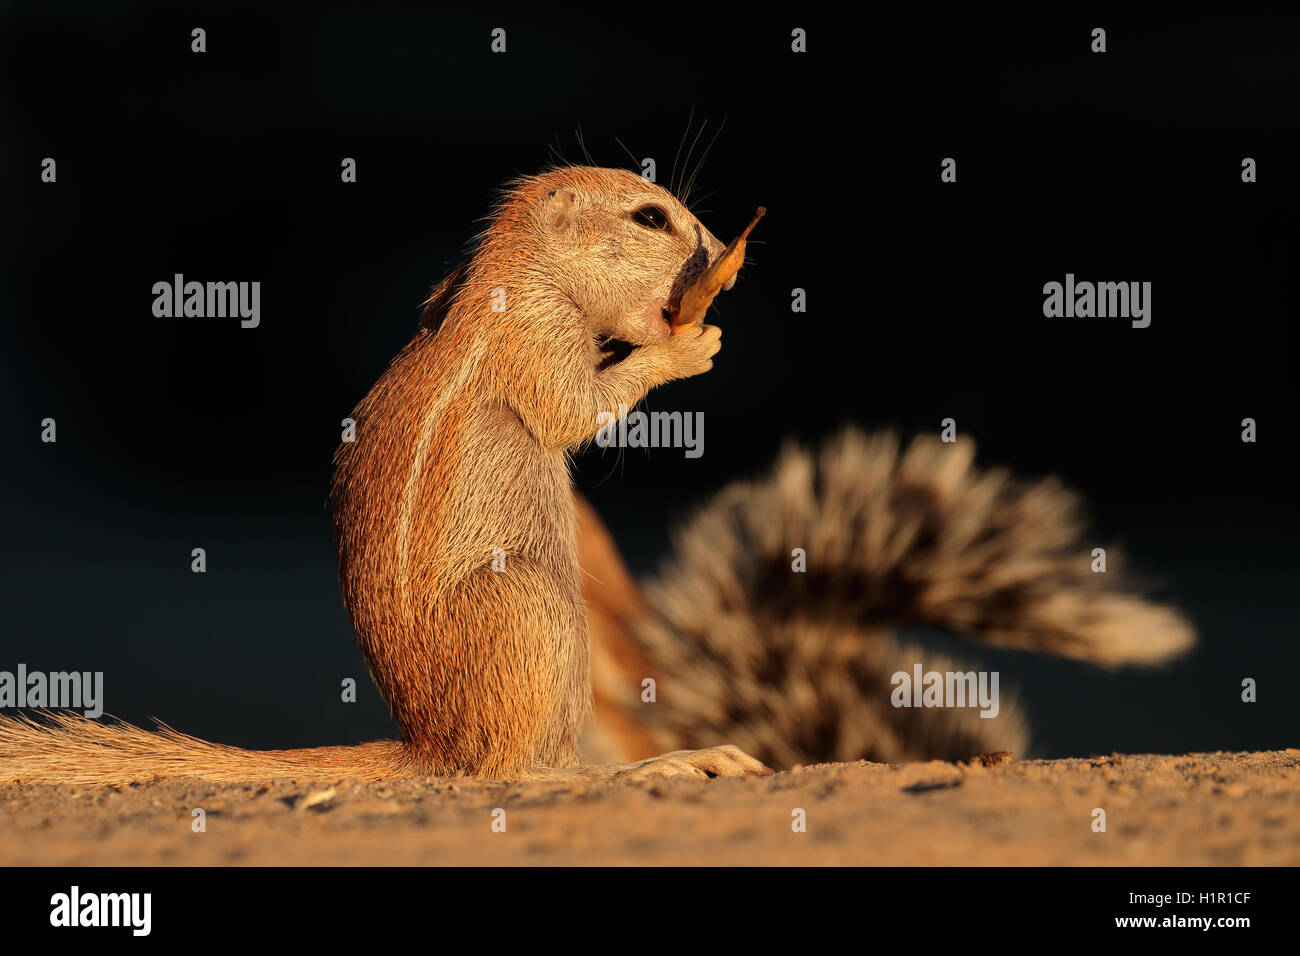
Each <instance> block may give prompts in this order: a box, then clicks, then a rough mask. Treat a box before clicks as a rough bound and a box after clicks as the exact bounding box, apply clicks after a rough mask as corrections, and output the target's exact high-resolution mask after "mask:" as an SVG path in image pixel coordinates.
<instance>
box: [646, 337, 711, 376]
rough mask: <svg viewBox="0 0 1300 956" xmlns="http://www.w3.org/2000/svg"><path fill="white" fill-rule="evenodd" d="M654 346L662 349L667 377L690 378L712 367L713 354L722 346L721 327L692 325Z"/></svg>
mask: <svg viewBox="0 0 1300 956" xmlns="http://www.w3.org/2000/svg"><path fill="white" fill-rule="evenodd" d="M654 348H656V349H661V350H662V354H663V356H664V359H665V364H666V366H667V371H668V373H669V374H668V378H669V379H674V378H690V377H691V376H692V375H699V374H701V373H702V372H707V371H708V370H709V369H711V368H713V356H715V355H717V354H718V350H719V349H720V348H722V329H720V328H718V327H717V326H716V325H693V326H691V327H690V328H688V329H687V330H686V331H684V332H681V333H679V334H677V335H674V336H673V337H672V338H670V339H668V340H667V341H664V342H660V343H658V344H657V345H655V346H654Z"/></svg>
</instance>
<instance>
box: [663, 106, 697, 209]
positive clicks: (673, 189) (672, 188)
mask: <svg viewBox="0 0 1300 956" xmlns="http://www.w3.org/2000/svg"><path fill="white" fill-rule="evenodd" d="M693 122H695V104H694V103H692V104H691V113H690V115H689V116H687V117H686V129H685V130H684V131H683V132H682V138H681V140H680V141H679V142H678V143H677V152H676V153H675V154H674V155H673V171H672V173H671V174H670V175H669V177H668V191H669V192H670V193H672V194H673V195H674V196H676V195H677V185H676V184H677V160H678V159H680V158H681V155H682V147H683V146H684V145H685V144H686V137H687V136H690V135H691V123H693Z"/></svg>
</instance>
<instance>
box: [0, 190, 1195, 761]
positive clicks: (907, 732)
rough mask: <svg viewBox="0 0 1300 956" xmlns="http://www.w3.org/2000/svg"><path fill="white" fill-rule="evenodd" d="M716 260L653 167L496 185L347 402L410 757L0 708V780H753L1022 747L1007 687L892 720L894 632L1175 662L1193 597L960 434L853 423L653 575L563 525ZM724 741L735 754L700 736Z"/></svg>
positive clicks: (700, 336)
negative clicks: (403, 341) (260, 745)
mask: <svg viewBox="0 0 1300 956" xmlns="http://www.w3.org/2000/svg"><path fill="white" fill-rule="evenodd" d="M721 251H722V245H721V243H719V242H718V241H717V240H716V239H715V238H714V237H713V236H712V235H711V234H710V233H709V232H708V230H706V229H705V228H704V227H703V226H702V225H701V224H700V222H699V221H698V220H697V219H696V218H695V217H694V216H693V215H692V214H691V213H690V212H689V211H688V210H687V209H686V208H685V207H684V206H683V205H682V204H681V203H679V202H678V201H677V200H676V199H674V198H673V197H672V196H671V195H670V194H669V193H668V192H666V191H665V190H663V189H661V188H659V187H657V186H655V185H653V184H651V183H648V182H646V181H645V180H644V179H642V178H641V177H639V176H637V175H635V174H632V173H628V172H620V171H615V170H602V169H591V168H582V167H565V168H560V169H555V170H552V171H549V172H546V173H543V174H541V175H538V176H534V177H528V178H525V179H521V180H518V181H516V182H514V183H513V184H511V185H510V186H509V187H508V189H507V190H506V192H505V194H504V196H503V199H502V201H501V203H500V205H499V206H498V207H497V209H496V210H495V212H494V215H493V216H492V217H491V220H490V223H489V225H488V227H487V229H486V230H485V231H484V232H483V233H482V235H481V236H480V237H479V239H478V241H477V244H476V246H475V251H474V254H473V255H472V256H471V257H470V258H469V260H468V261H467V262H466V263H465V265H463V266H461V267H459V268H457V269H455V270H454V271H453V272H452V273H451V275H449V276H448V277H447V278H446V279H445V280H444V281H443V282H442V283H441V284H440V285H439V286H438V287H437V288H436V289H435V290H434V292H433V294H432V295H431V296H430V297H429V299H428V301H427V302H426V303H425V307H424V312H423V316H422V320H421V327H420V330H419V331H418V332H417V333H416V336H415V338H414V340H413V341H412V342H411V343H410V344H409V345H408V346H407V347H406V348H405V349H404V350H403V351H402V352H401V354H400V355H398V357H397V358H396V359H395V360H394V361H393V363H392V365H391V367H390V368H389V369H388V371H386V372H385V373H384V375H383V376H382V377H381V378H380V380H379V381H378V383H377V384H376V385H375V386H374V388H373V389H371V391H370V393H369V394H368V395H367V396H366V397H365V399H363V401H362V402H361V404H360V405H359V406H358V408H357V410H356V412H355V413H354V416H353V417H354V418H355V420H356V424H357V429H356V441H355V442H348V443H344V444H343V445H342V446H341V447H340V448H339V450H338V453H337V455H336V464H337V468H336V474H335V482H334V488H333V502H334V515H335V529H336V541H337V544H338V555H339V568H340V575H341V578H342V584H343V593H344V599H345V603H346V604H347V607H348V610H349V612H350V614H351V616H352V619H353V622H354V624H355V627H356V630H357V634H358V636H359V640H360V645H361V649H362V651H363V653H364V655H365V658H366V661H367V663H368V665H369V667H370V670H371V674H372V675H373V677H374V679H375V682H376V683H377V684H378V686H379V689H380V692H381V693H382V694H383V696H384V699H385V700H386V701H387V702H388V704H389V707H390V708H391V709H392V712H393V714H394V716H395V717H396V719H397V722H398V725H399V727H400V729H401V739H400V740H398V741H385V742H379V743H373V744H365V745H361V746H357V747H320V748H313V749H307V750H293V751H246V750H239V749H236V748H232V747H224V746H220V745H217V744H211V743H207V742H204V741H201V740H197V739H195V738H192V737H188V736H185V735H183V734H179V733H176V732H175V731H172V730H170V729H168V728H163V729H162V730H161V731H159V732H156V733H151V732H147V731H143V730H140V729H137V728H135V727H131V726H129V725H123V724H115V723H98V722H95V721H91V720H86V719H84V718H81V717H69V716H61V715H56V716H53V717H51V718H50V720H49V721H47V722H45V723H39V724H38V723H34V722H31V721H27V720H23V719H21V718H8V717H0V780H14V779H21V780H23V781H26V782H43V781H44V782H59V781H63V782H75V783H119V782H123V781H129V780H137V779H149V778H151V777H155V776H167V775H173V776H179V775H190V776H200V777H207V778H210V779H220V780H247V779H253V778H258V777H263V778H265V777H271V776H285V777H299V778H314V779H338V778H342V777H361V778H370V779H374V778H380V777H386V776H393V775H409V774H419V775H425V774H439V775H440V774H455V773H465V774H474V775H480V776H484V777H490V778H497V779H547V778H550V779H571V778H575V777H583V776H586V777H597V778H599V777H618V776H625V777H633V778H636V777H648V776H658V775H676V774H685V775H691V776H711V775H739V774H751V773H765V772H769V771H768V770H767V768H766V766H765V765H764V764H763V763H760V762H759V759H761V760H763V761H766V762H768V763H771V764H774V765H777V766H785V767H788V766H791V765H794V764H798V763H804V764H807V763H812V762H817V761H830V760H855V759H862V758H867V759H872V760H882V761H900V760H909V759H929V758H936V757H937V758H944V759H962V760H964V759H967V758H969V757H971V756H973V755H976V754H981V753H987V752H990V751H1016V752H1020V751H1021V750H1022V748H1023V746H1024V744H1025V741H1026V738H1027V726H1026V723H1025V721H1024V720H1023V719H1022V717H1021V716H1020V714H1019V712H1018V710H1017V708H1016V707H1015V706H1014V701H1012V700H1010V699H1005V700H1004V701H1003V702H1002V706H1001V709H1000V712H999V714H998V716H997V718H996V719H992V720H985V719H981V718H980V716H979V714H978V713H977V712H976V711H974V710H972V709H969V708H951V707H939V708H911V707H893V706H891V702H890V698H891V686H890V682H891V675H895V674H897V673H898V672H904V673H907V672H910V671H911V669H912V668H913V667H914V666H915V665H916V664H917V663H918V662H919V661H920V660H921V659H922V658H924V660H925V662H926V666H927V667H931V668H936V669H938V670H947V669H948V668H947V667H946V666H945V665H946V663H947V662H944V661H942V660H941V659H940V658H937V657H935V656H934V655H930V654H924V655H922V654H920V653H919V652H918V651H916V650H914V649H911V648H909V647H907V646H905V645H903V644H901V643H899V642H898V641H897V640H896V639H895V638H894V636H893V635H892V634H891V630H890V628H891V626H892V625H897V624H901V625H904V626H906V625H911V626H919V627H932V628H943V629H946V630H949V631H953V632H957V633H962V634H965V635H969V636H973V637H976V638H982V639H984V640H986V641H988V642H990V643H996V644H1003V645H1007V646H1012V647H1020V648H1025V649H1030V650H1039V651H1046V652H1050V653H1057V654H1061V655H1066V656H1071V657H1075V658H1081V659H1084V660H1089V661H1093V662H1096V663H1099V664H1102V665H1104V666H1118V665H1124V664H1152V663H1157V662H1159V661H1163V660H1165V659H1168V658H1169V657H1172V656H1174V655H1176V654H1177V653H1179V652H1181V651H1182V650H1184V649H1185V648H1187V647H1188V646H1190V645H1191V643H1192V641H1193V632H1192V629H1191V627H1190V626H1189V624H1188V623H1187V621H1186V620H1185V619H1184V618H1183V617H1182V616H1181V615H1180V614H1179V613H1178V612H1176V611H1175V610H1173V609H1171V608H1168V607H1164V606H1161V605H1158V604H1153V603H1151V602H1149V601H1147V600H1146V599H1145V598H1143V597H1141V596H1140V595H1138V594H1135V593H1131V592H1127V591H1125V590H1124V589H1123V586H1122V584H1121V582H1122V581H1123V578H1122V577H1121V576H1120V575H1118V574H1116V573H1115V571H1116V568H1117V565H1116V554H1115V552H1114V550H1113V549H1108V552H1109V559H1110V565H1111V566H1110V573H1107V574H1094V573H1092V571H1091V569H1090V563H1091V559H1090V556H1089V553H1090V549H1091V548H1092V546H1093V542H1090V541H1086V540H1085V539H1084V537H1083V533H1082V531H1083V526H1082V524H1081V522H1080V520H1079V512H1080V509H1079V501H1078V499H1077V498H1076V496H1074V495H1073V494H1072V493H1071V492H1069V491H1068V490H1067V489H1065V488H1064V487H1063V486H1061V485H1060V484H1059V483H1058V482H1056V481H1054V480H1051V479H1048V480H1043V481H1038V482H1024V481H1020V480H1018V479H1015V478H1013V477H1012V476H1011V475H1009V474H1008V473H1007V472H1005V471H1004V470H1000V469H993V470H982V469H979V468H977V467H975V465H974V454H975V453H974V446H973V443H972V442H971V441H970V439H969V438H963V439H961V440H960V441H958V442H956V443H953V444H949V443H944V442H940V441H939V439H938V438H934V437H921V438H918V439H917V440H915V441H914V442H913V444H912V445H911V446H910V447H909V448H908V449H907V450H906V451H904V450H902V448H901V447H900V445H899V443H898V441H897V439H896V438H895V437H894V436H892V435H889V434H880V435H874V436H867V435H863V434H862V433H860V432H858V431H856V430H854V429H850V430H848V431H846V432H844V433H842V434H841V435H840V436H838V437H837V438H835V439H833V440H831V441H829V442H828V443H827V444H826V445H825V446H824V447H823V448H822V449H821V450H820V451H818V452H817V453H815V454H814V453H811V452H809V451H806V450H804V449H802V448H798V447H794V446H792V447H790V448H788V449H787V450H786V451H785V452H784V453H783V454H782V455H781V457H780V459H779V460H778V462H777V464H776V466H775V468H774V469H773V471H772V473H771V475H770V476H767V477H765V478H761V479H759V480H755V481H738V482H735V483H733V484H732V485H730V486H728V487H726V488H724V489H723V490H722V491H720V492H719V493H718V494H717V495H716V496H714V498H713V499H712V500H710V501H708V502H705V503H703V505H702V506H701V508H700V509H699V510H698V512H697V513H696V514H695V515H694V516H693V517H692V518H691V519H690V520H689V521H688V523H687V524H686V525H685V527H684V529H683V530H682V531H681V532H680V533H679V534H678V535H677V538H676V542H675V552H674V556H673V558H672V560H671V561H670V562H669V563H668V564H667V565H666V566H665V570H664V571H663V573H662V574H661V575H660V576H658V577H657V578H654V579H651V580H650V581H648V582H647V583H646V585H645V587H644V590H641V589H638V587H637V586H636V585H635V584H633V582H632V579H631V577H630V575H628V574H627V572H626V569H625V568H624V567H623V564H622V561H621V559H620V558H619V555H618V551H617V549H616V548H615V546H614V544H613V541H612V539H611V538H610V536H609V535H608V534H607V533H606V531H605V529H604V528H603V526H602V525H601V524H600V521H599V519H598V518H597V516H596V515H595V513H594V512H593V511H592V510H591V509H590V508H589V507H587V506H586V505H585V503H583V502H582V501H581V500H580V499H579V500H578V501H577V509H576V513H575V498H574V494H573V490H572V486H571V480H570V476H569V471H568V461H567V456H568V454H569V452H570V451H571V450H572V449H574V448H575V447H577V446H580V445H581V444H582V443H583V442H584V441H585V440H587V439H589V438H591V437H593V436H594V435H595V433H596V431H597V428H598V426H597V414H598V413H599V412H614V411H616V410H617V409H618V408H619V406H620V405H624V406H632V405H634V404H635V403H636V402H637V401H638V400H640V399H641V398H642V397H643V396H644V395H645V394H646V392H647V391H648V390H649V389H651V388H653V387H654V386H656V385H659V384H662V383H664V382H667V381H669V380H671V379H674V378H682V377H686V376H690V375H695V374H698V373H700V372H703V371H704V370H706V369H707V368H709V366H710V364H711V361H712V356H713V355H714V354H715V353H716V352H717V350H718V347H719V334H720V333H719V331H718V330H717V329H716V328H713V327H708V326H698V327H692V328H690V329H688V330H687V331H686V332H685V333H684V334H680V335H676V336H672V335H670V334H669V318H670V316H671V315H672V313H673V310H674V309H675V308H676V306H677V304H678V301H679V298H680V296H681V295H682V292H683V290H684V289H685V288H687V287H688V286H689V284H690V283H691V281H692V280H693V278H694V277H696V276H697V275H699V274H700V272H701V271H702V270H703V269H704V268H705V267H706V266H707V265H708V264H709V263H710V262H711V261H713V260H715V259H716V257H717V256H718V254H719V253H720V252H721ZM794 549H799V550H801V551H804V552H805V553H806V558H807V562H806V568H804V569H803V570H802V573H792V567H791V555H792V551H793V550H794ZM502 561H504V563H503V564H502ZM494 562H495V568H496V569H495V570H494ZM589 630H590V634H591V639H592V646H591V664H590V671H591V674H592V678H594V683H595V705H596V712H597V718H598V720H597V721H596V724H597V728H598V732H597V733H595V734H590V733H589V735H588V737H587V738H586V739H585V740H584V755H585V756H587V757H588V759H590V758H591V757H592V756H598V757H599V758H600V760H601V761H604V762H598V763H595V764H586V765H583V764H582V762H581V760H580V758H579V749H578V734H579V731H580V730H581V729H582V726H583V724H584V721H585V720H586V717H587V714H588V710H589V706H590V704H589V701H590V700H591V695H592V690H591V680H590V679H589V677H588V672H589V666H588V654H589V649H588V633H589ZM647 677H652V678H654V679H655V680H656V681H657V683H658V686H659V687H660V689H661V693H660V695H659V697H658V699H657V701H656V702H655V703H653V704H649V703H646V702H645V701H644V700H642V698H641V696H640V690H641V688H642V686H643V684H642V682H643V680H644V679H645V678H647ZM719 740H728V741H731V742H733V743H735V744H739V745H740V746H741V747H742V748H743V750H738V749H736V748H735V747H714V748H709V749H700V750H691V749H688V748H695V747H699V746H701V745H706V744H711V743H715V742H717V741H719ZM665 750H668V751H674V752H672V753H669V754H667V755H666V756H655V755H656V754H659V753H662V752H663V751H665ZM749 754H753V755H754V756H753V757H751V756H749ZM755 757H757V758H759V759H755Z"/></svg>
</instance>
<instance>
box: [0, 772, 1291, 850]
mask: <svg viewBox="0 0 1300 956" xmlns="http://www.w3.org/2000/svg"><path fill="white" fill-rule="evenodd" d="M196 807H202V808H203V809H204V810H205V811H206V826H207V828H206V831H205V832H201V833H196V832H194V831H193V829H192V820H193V817H192V815H191V811H192V810H193V809H194V808H196ZM1098 807H1100V808H1102V809H1104V810H1105V811H1106V832H1104V833H1095V832H1093V829H1092V821H1093V810H1094V808H1098ZM497 808H501V809H503V810H504V811H505V831H504V832H494V830H493V819H494V817H493V811H494V810H495V809H497ZM797 808H798V809H802V810H803V811H804V812H805V814H806V826H807V829H806V832H802V833H800V832H794V831H793V830H792V821H793V820H794V817H793V816H792V814H793V812H794V811H795V810H796V809H797ZM498 817H499V815H498ZM0 863H4V864H6V865H14V864H83V865H84V864H92V865H94V864H106V865H123V864H144V865H149V864H166V865H183V864H240V865H276V864H286V865H287V864H471V865H473V864H487V865H492V864H524V865H535V864H562V865H569V864H602V865H603V864H650V865H658V864H742V865H743V864H804V865H807V864H905V865H908V864H921V865H931V864H956V865H971V864H1003V865H1005V864H1011V865H1021V864H1024V865H1035V864H1067V865H1075V864H1082V865H1092V864H1119V865H1128V864H1137V865H1154V864H1174V865H1220V864H1229V865H1238V864H1247V865H1249V864H1291V865H1295V864H1300V750H1295V749H1289V750H1285V751H1274V752H1266V753H1215V754H1189V755H1187V756H1180V757H1166V756H1145V755H1143V756H1121V755H1114V756H1110V757H1094V758H1089V759H1079V760H1052V761H1044V760H1029V761H1011V762H1007V763H1003V764H1000V765H995V766H989V767H985V766H978V765H964V764H951V763H940V762H931V763H920V764H907V765H903V766H888V765H884V764H869V763H857V764H828V765H822V766H817V767H808V768H801V769H796V770H794V771H792V772H789V773H780V774H777V775H776V776H773V777H767V778H757V779H744V780H707V781H693V780H675V781H667V782H658V783H653V784H645V785H640V784H583V785H581V786H561V785H555V784H491V783H479V782H476V781H471V780H463V779H455V780H450V779H428V780H409V781H394V782H391V783H383V784H365V783H358V782H355V781H343V782H340V783H338V784H337V785H334V786H332V787H329V786H327V787H319V786H302V785H298V784H295V783H294V782H292V781H287V780H286V781H275V782H272V783H269V784H249V785H243V784H211V783H205V782H203V781H198V780H191V779H186V780H171V781H163V782H158V783H152V784H144V785H134V786H128V787H123V788H108V789H92V788H59V787H50V786H25V785H15V786H7V787H3V788H0Z"/></svg>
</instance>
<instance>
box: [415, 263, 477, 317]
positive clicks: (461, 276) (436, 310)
mask: <svg viewBox="0 0 1300 956" xmlns="http://www.w3.org/2000/svg"><path fill="white" fill-rule="evenodd" d="M468 273H469V260H468V259H466V260H465V261H464V262H462V263H461V264H460V265H458V266H456V268H455V269H452V270H451V274H450V275H448V276H447V278H445V279H443V280H442V281H441V282H439V283H438V284H437V285H436V286H435V287H434V289H433V291H432V292H430V293H429V298H427V299H425V300H424V304H423V306H422V309H423V311H421V312H420V328H422V329H428V330H429V331H430V332H437V331H438V328H439V327H440V326H441V325H442V320H443V319H445V318H446V317H447V310H448V309H450V308H451V304H452V303H453V302H454V301H456V294H457V293H458V292H460V287H461V286H463V285H464V284H465V276H466V275H468Z"/></svg>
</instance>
